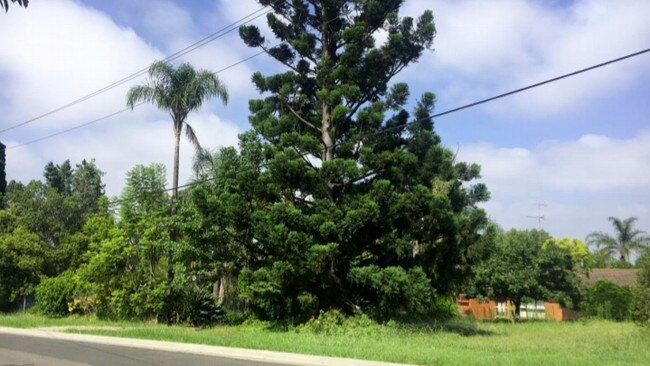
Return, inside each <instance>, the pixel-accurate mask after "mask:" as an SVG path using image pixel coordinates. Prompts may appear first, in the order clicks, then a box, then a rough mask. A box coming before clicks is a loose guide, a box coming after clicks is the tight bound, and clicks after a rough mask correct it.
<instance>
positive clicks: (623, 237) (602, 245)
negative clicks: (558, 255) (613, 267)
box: [587, 217, 650, 262]
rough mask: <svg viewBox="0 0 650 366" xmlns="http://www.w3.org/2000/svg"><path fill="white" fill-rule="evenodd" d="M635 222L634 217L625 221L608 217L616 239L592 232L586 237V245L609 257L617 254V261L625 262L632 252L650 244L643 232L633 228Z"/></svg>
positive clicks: (648, 238) (649, 238)
mask: <svg viewBox="0 0 650 366" xmlns="http://www.w3.org/2000/svg"><path fill="white" fill-rule="evenodd" d="M636 220H637V218H636V217H629V218H627V219H625V220H621V219H618V218H616V217H610V218H609V221H611V222H612V225H614V229H616V237H612V236H610V235H609V234H605V233H602V232H593V233H591V234H589V235H587V243H588V244H590V245H595V246H596V248H598V249H599V250H601V251H602V252H604V253H606V254H607V255H610V256H613V255H614V254H615V253H618V255H619V259H620V260H621V261H622V262H626V261H628V260H629V258H630V254H631V252H632V251H634V250H639V249H643V248H646V247H647V246H648V243H650V237H648V236H647V235H646V233H645V231H642V230H637V229H635V228H634V223H635V222H636Z"/></svg>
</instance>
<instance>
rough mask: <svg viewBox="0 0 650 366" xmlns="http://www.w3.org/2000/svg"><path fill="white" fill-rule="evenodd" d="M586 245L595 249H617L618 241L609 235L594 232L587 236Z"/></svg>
mask: <svg viewBox="0 0 650 366" xmlns="http://www.w3.org/2000/svg"><path fill="white" fill-rule="evenodd" d="M586 241H587V244H588V245H593V246H595V247H596V248H601V247H602V248H617V247H618V241H617V240H616V239H615V238H613V237H611V236H610V235H609V234H605V233H601V232H594V233H591V234H589V235H587V240H586Z"/></svg>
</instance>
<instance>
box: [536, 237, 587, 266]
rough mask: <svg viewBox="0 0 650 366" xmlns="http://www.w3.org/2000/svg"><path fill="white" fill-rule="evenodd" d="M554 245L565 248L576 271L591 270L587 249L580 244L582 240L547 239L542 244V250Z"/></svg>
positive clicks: (583, 244)
mask: <svg viewBox="0 0 650 366" xmlns="http://www.w3.org/2000/svg"><path fill="white" fill-rule="evenodd" d="M551 245H555V246H558V247H560V248H566V249H568V250H569V253H571V258H572V259H573V263H574V264H575V266H576V270H581V271H583V272H589V270H590V269H591V268H593V259H592V256H591V254H590V253H589V248H587V246H586V245H585V243H583V242H582V240H580V239H577V238H573V239H569V238H562V239H554V238H552V239H549V240H547V241H545V242H544V244H542V248H544V249H547V248H548V247H549V246H551Z"/></svg>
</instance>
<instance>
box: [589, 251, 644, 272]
mask: <svg viewBox="0 0 650 366" xmlns="http://www.w3.org/2000/svg"><path fill="white" fill-rule="evenodd" d="M590 256H591V259H592V261H593V268H634V265H633V264H632V263H630V262H627V261H621V260H620V259H618V258H613V257H612V256H611V255H610V254H609V253H606V252H604V251H602V250H594V251H592V252H591V253H590Z"/></svg>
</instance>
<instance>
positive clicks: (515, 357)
mask: <svg viewBox="0 0 650 366" xmlns="http://www.w3.org/2000/svg"><path fill="white" fill-rule="evenodd" d="M23 318H24V316H13V319H12V316H0V325H5V326H7V325H9V326H11V324H14V323H16V321H17V320H18V319H23ZM30 319H31V320H30ZM39 319H40V320H42V321H43V323H41V324H38V323H39ZM18 322H19V323H20V324H21V325H22V326H25V325H26V324H31V325H33V326H43V325H113V326H115V325H118V326H122V327H124V329H121V330H102V329H96V328H95V329H86V330H82V329H77V330H73V331H74V332H78V333H91V334H101V335H110V336H119V337H134V338H145V339H156V340H168V341H176V342H191V343H200V344H208V345H221V346H231V347H243V348H252V349H266V350H275V351H285V352H296V353H305V354H317V355H327V356H337V357H350V358H359V359H370V360H381V361H391V362H402V363H410V364H420V365H495V364H498V365H521V364H526V365H591V364H593V365H614V364H625V365H645V364H650V347H648V345H650V329H648V328H642V327H638V326H635V325H634V324H632V323H616V322H610V321H605V320H587V321H579V322H543V321H538V322H533V321H531V322H523V323H519V324H510V323H503V322H474V321H470V320H465V319H453V320H451V321H449V322H445V323H438V324H429V325H428V326H413V325H411V326H400V325H388V326H371V327H369V328H359V329H358V330H356V331H350V332H338V333H336V334H315V333H312V332H303V331H301V330H300V329H299V328H293V329H277V328H270V327H269V326H268V325H267V324H264V323H249V324H244V325H240V326H219V327H214V328H208V329H196V328H188V327H169V326H163V325H155V324H147V323H115V322H103V323H101V322H98V321H96V320H92V319H91V320H88V319H76V320H71V319H61V320H45V319H44V318H37V317H35V316H31V318H29V317H28V318H27V319H23V320H20V321H18ZM44 323H47V324H44ZM364 329H366V330H365V331H364Z"/></svg>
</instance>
